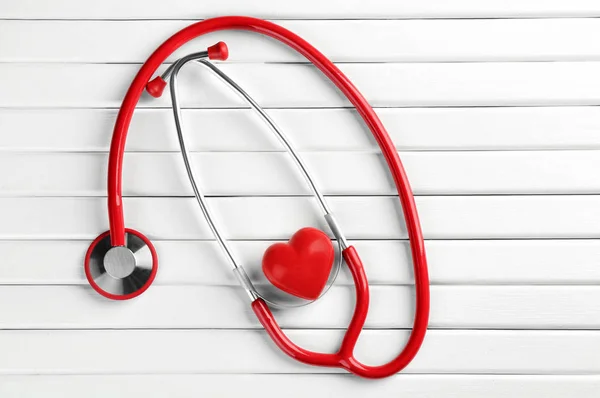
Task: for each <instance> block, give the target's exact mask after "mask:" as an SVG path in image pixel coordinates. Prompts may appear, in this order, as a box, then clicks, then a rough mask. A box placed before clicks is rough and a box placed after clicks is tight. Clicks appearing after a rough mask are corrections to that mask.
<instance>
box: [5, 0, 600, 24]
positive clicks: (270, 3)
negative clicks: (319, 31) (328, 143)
mask: <svg viewBox="0 0 600 398" xmlns="http://www.w3.org/2000/svg"><path fill="white" fill-rule="evenodd" d="M219 15H253V16H257V17H262V18H304V19H307V18H308V19H312V18H326V19H344V18H375V19H379V18H382V19H389V18H501V17H509V18H518V17H565V16H582V17H595V16H600V7H599V5H598V3H597V2H596V1H594V0H572V1H569V2H564V1H561V0H508V1H507V0H488V1H485V2H482V1H477V0H454V1H452V2H451V3H448V2H447V1H444V0H421V1H417V0H412V1H401V2H390V1H386V0H374V1H370V2H369V3H368V4H367V3H365V2H363V1H360V0H349V1H348V0H333V1H327V2H322V1H317V0H307V1H304V2H302V3H297V4H285V5H284V4H282V3H281V2H279V1H275V0H260V1H255V2H253V3H252V4H248V3H247V2H245V1H242V0H224V1H220V2H219V3H207V4H203V6H202V7H198V4H197V2H195V1H193V0H178V1H174V2H171V3H169V7H164V4H163V3H161V2H159V1H157V0H152V1H142V0H134V1H128V2H121V1H118V0H106V1H104V2H102V3H100V4H91V5H87V4H86V5H83V4H82V3H81V2H78V1H76V0H61V1H50V2H40V1H38V0H22V1H9V2H3V3H2V4H0V18H16V19H57V18H58V19H130V18H133V19H199V18H207V17H214V16H219Z"/></svg>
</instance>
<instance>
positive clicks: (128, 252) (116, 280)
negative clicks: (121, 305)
mask: <svg viewBox="0 0 600 398" xmlns="http://www.w3.org/2000/svg"><path fill="white" fill-rule="evenodd" d="M156 266H157V264H156V252H155V251H154V248H153V247H152V246H151V243H150V241H148V239H147V238H145V237H144V236H143V235H141V234H140V233H139V232H135V231H132V230H127V232H126V233H125V246H111V240H110V235H109V233H108V232H106V233H104V234H102V235H100V236H99V237H98V238H97V239H96V240H95V241H94V243H92V246H91V247H90V249H89V251H88V255H87V256H86V264H85V267H86V269H85V271H86V276H87V278H88V280H89V282H90V284H91V285H92V287H93V288H94V289H95V290H96V291H97V292H98V293H100V294H102V295H103V296H105V297H108V298H111V299H115V300H125V299H129V298H133V297H136V296H138V295H140V294H141V293H143V292H144V291H145V290H146V289H147V288H148V286H149V285H150V284H151V283H152V281H153V279H154V276H155V275H156Z"/></svg>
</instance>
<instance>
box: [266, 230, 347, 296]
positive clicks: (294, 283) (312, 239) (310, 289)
mask: <svg viewBox="0 0 600 398" xmlns="http://www.w3.org/2000/svg"><path fill="white" fill-rule="evenodd" d="M334 257H335V252H334V250H333V245H332V244H331V240H330V239H329V237H328V236H327V235H326V234H325V233H324V232H323V231H320V230H318V229H316V228H302V229H301V230H299V231H298V232H296V233H295V234H294V235H293V236H292V237H291V239H290V240H289V242H288V243H275V244H274V245H271V246H269V248H268V249H267V250H266V251H265V254H264V256H263V260H262V268H263V272H264V273H265V275H266V277H267V279H268V280H269V281H271V283H272V284H273V285H275V286H277V287H278V288H279V289H281V290H283V291H284V292H286V293H289V294H292V295H294V296H297V297H301V298H303V299H306V300H314V299H316V298H318V297H319V295H320V294H321V291H323V288H324V287H325V285H326V284H327V279H328V278H329V274H330V273H331V267H332V266H333V259H334Z"/></svg>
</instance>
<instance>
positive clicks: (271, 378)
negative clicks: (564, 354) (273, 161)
mask: <svg viewBox="0 0 600 398" xmlns="http://www.w3.org/2000/svg"><path fill="white" fill-rule="evenodd" d="M92 385H93V386H94V388H93V389H91V388H90V386H92ZM374 387H375V386H374V385H373V383H368V382H364V381H361V380H359V379H357V378H355V377H354V376H351V375H327V374H319V375H316V374H313V375H311V374H303V375H249V374H246V375H241V374H236V375H233V374H231V375H225V374H211V375H199V374H196V375H190V374H185V375H85V376H84V375H42V376H24V375H19V376H0V394H1V395H2V396H3V397H4V398H21V397H25V396H38V395H41V394H43V395H44V397H46V398H71V397H81V396H84V395H85V396H86V397H97V398H100V397H107V396H110V397H113V398H129V397H131V394H132V393H133V392H135V393H136V394H139V395H140V396H141V395H143V396H144V397H147V398H159V397H164V396H168V395H171V396H177V397H179V398H192V397H197V396H198V391H199V390H200V391H202V392H203V393H205V394H207V395H211V396H218V395H227V396H233V395H236V396H237V395H244V396H246V397H249V398H259V397H264V396H265V394H268V393H270V392H272V391H285V395H286V397H288V398H303V397H306V396H311V397H329V396H330V394H331V391H336V392H337V393H338V394H340V395H343V396H345V397H348V398H354V397H364V396H367V395H369V394H373V391H374V390H375V388H376V391H377V393H378V394H387V395H389V396H392V395H396V394H401V395H410V396H411V397H412V398H438V397H440V398H441V397H445V398H447V397H452V398H458V397H461V398H478V397H481V396H485V397H487V398H506V397H511V396H518V395H519V394H524V395H527V396H544V397H546V398H559V397H567V396H570V395H571V394H573V396H577V397H579V398H595V397H596V396H597V392H598V389H599V388H600V377H598V376H591V375H585V376H582V375H569V376H557V375H553V376H539V375H538V376H534V375H526V376H523V375H493V376H492V375H487V376H486V375H452V376H448V375H412V374H399V375H397V376H393V377H390V378H388V379H385V380H382V381H379V382H377V385H376V387H375V388H374Z"/></svg>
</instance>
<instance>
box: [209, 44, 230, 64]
mask: <svg viewBox="0 0 600 398" xmlns="http://www.w3.org/2000/svg"><path fill="white" fill-rule="evenodd" d="M227 57H229V49H228V48H227V44H225V43H224V42H222V41H220V42H218V43H217V44H214V45H212V46H210V47H208V58H209V59H218V60H221V61H225V60H226V59H227Z"/></svg>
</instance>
